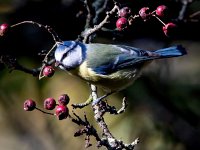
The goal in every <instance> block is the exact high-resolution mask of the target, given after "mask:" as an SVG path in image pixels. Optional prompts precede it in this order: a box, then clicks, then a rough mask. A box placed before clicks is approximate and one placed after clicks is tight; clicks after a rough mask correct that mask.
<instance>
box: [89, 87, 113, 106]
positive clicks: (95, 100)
mask: <svg viewBox="0 0 200 150" xmlns="http://www.w3.org/2000/svg"><path fill="white" fill-rule="evenodd" d="M90 88H91V90H92V93H91V96H92V99H93V100H92V105H93V106H94V105H96V104H98V103H99V102H100V101H102V100H103V99H104V98H106V97H108V96H109V95H111V94H112V93H114V92H109V93H107V94H105V95H103V96H101V97H98V95H97V87H96V86H95V85H93V84H90Z"/></svg>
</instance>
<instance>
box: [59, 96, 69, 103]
mask: <svg viewBox="0 0 200 150" xmlns="http://www.w3.org/2000/svg"><path fill="white" fill-rule="evenodd" d="M69 100H70V98H69V96H68V95H67V94H62V95H61V96H60V97H59V98H58V103H59V104H60V105H67V104H68V103H69Z"/></svg>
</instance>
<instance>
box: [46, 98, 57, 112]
mask: <svg viewBox="0 0 200 150" xmlns="http://www.w3.org/2000/svg"><path fill="white" fill-rule="evenodd" d="M55 107H56V101H55V99H53V98H51V97H50V98H47V99H45V100H44V108H45V109H47V110H52V109H54V108H55Z"/></svg>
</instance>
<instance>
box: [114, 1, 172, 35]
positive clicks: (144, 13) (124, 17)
mask: <svg viewBox="0 0 200 150" xmlns="http://www.w3.org/2000/svg"><path fill="white" fill-rule="evenodd" d="M167 9H168V8H167V6H165V5H160V6H158V7H157V8H156V10H154V11H152V12H151V11H150V9H149V7H143V8H141V9H140V10H139V12H138V15H134V16H133V15H132V14H131V9H130V8H129V7H123V8H121V9H120V10H119V11H118V17H119V18H118V20H117V21H116V27H117V29H118V30H119V31H122V30H125V29H127V28H128V26H130V25H132V23H133V20H134V19H136V18H141V19H142V20H143V21H147V20H149V19H150V18H151V17H155V18H156V19H157V20H158V21H160V22H161V23H162V24H163V28H162V30H163V32H164V34H165V35H166V36H170V35H171V34H172V33H173V31H174V29H175V28H176V25H175V24H174V23H172V22H170V23H167V24H165V23H164V22H163V21H162V20H161V19H160V18H159V17H164V16H166V14H167Z"/></svg>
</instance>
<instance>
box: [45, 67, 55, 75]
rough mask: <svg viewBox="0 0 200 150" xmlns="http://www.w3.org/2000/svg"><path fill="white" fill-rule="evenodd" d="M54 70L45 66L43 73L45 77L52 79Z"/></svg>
mask: <svg viewBox="0 0 200 150" xmlns="http://www.w3.org/2000/svg"><path fill="white" fill-rule="evenodd" d="M54 72H55V70H54V68H53V67H52V66H45V67H44V69H43V71H42V73H43V75H44V76H45V77H52V76H53V75H54Z"/></svg>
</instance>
